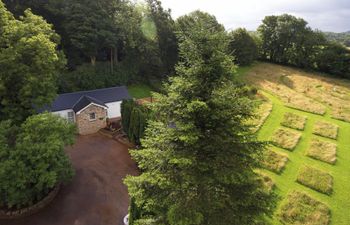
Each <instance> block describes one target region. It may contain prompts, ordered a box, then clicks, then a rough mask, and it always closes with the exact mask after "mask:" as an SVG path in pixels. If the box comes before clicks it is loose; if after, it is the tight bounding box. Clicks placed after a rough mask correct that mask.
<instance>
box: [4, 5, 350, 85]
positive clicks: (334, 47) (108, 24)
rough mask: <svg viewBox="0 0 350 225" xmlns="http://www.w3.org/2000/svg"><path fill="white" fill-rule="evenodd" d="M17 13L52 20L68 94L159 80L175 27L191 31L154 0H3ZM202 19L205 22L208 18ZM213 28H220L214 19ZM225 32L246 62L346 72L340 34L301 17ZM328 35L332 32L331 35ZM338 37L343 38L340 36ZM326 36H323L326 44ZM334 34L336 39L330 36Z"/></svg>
mask: <svg viewBox="0 0 350 225" xmlns="http://www.w3.org/2000/svg"><path fill="white" fill-rule="evenodd" d="M4 2H5V4H6V6H7V8H8V9H9V10H10V11H11V12H12V13H13V14H14V15H15V16H16V17H17V18H18V17H20V16H21V15H23V14H24V12H25V10H26V9H28V8H30V9H31V10H32V12H33V13H34V14H37V15H41V16H43V17H44V18H45V19H46V20H47V21H48V22H49V23H51V24H53V27H54V30H55V31H56V32H57V33H58V34H59V35H60V37H61V40H60V44H59V48H61V49H62V50H63V52H64V54H65V56H66V58H67V66H66V69H65V70H64V71H61V75H60V76H59V80H58V84H59V92H70V91H77V90H85V89H94V88H102V87H107V86H113V85H119V84H130V83H134V82H148V83H150V84H153V83H154V82H152V81H159V80H161V79H163V78H165V77H168V76H169V75H171V74H173V73H174V66H175V64H176V63H177V60H178V40H177V38H176V33H177V32H179V30H183V29H189V30H190V29H191V27H190V26H191V21H190V19H189V18H186V17H184V18H182V19H178V20H177V21H174V19H173V18H172V17H171V13H170V10H166V9H164V8H163V7H162V5H161V2H160V1H158V0H147V1H146V2H145V3H144V4H140V3H137V4H136V3H134V2H132V1H129V0H98V1H93V0H71V1H60V0H50V1H46V0H29V1H28V0H5V1H4ZM197 16H201V17H204V18H205V17H206V18H207V22H208V27H209V26H212V22H213V18H214V17H213V18H210V17H211V15H209V14H205V13H202V14H198V15H197ZM216 29H218V30H224V27H223V26H222V25H221V24H218V25H217V28H216ZM255 34H257V35H253V36H252V35H251V33H250V34H248V33H247V31H246V30H244V29H238V30H236V31H233V32H231V33H228V34H227V36H228V38H230V39H231V44H230V47H229V51H230V52H231V53H232V54H233V56H235V57H236V59H235V62H236V63H237V64H241V65H247V64H249V63H251V62H252V61H254V60H256V59H257V58H260V59H262V60H268V61H271V62H275V63H282V64H288V65H293V66H297V67H302V68H308V69H313V70H319V71H323V72H327V73H332V74H335V75H338V76H341V77H350V75H349V73H350V72H349V70H350V69H349V66H348V65H349V61H350V59H349V58H350V57H349V53H348V51H347V50H346V49H345V48H344V47H343V46H341V45H340V44H338V43H336V42H334V41H335V40H336V41H339V42H341V43H344V44H345V42H346V41H348V39H347V37H348V36H346V35H345V34H344V35H342V36H339V35H340V34H339V35H337V36H336V38H335V37H334V38H329V37H330V36H331V34H329V33H328V34H327V35H326V36H324V35H323V34H322V33H321V32H318V31H313V30H312V29H311V28H310V27H308V26H307V22H306V21H305V20H303V19H301V18H295V17H293V16H290V15H282V16H267V17H266V18H265V19H264V20H263V23H262V25H261V26H260V27H259V29H258V32H256V33H255ZM333 36H334V35H333ZM343 36H344V37H343ZM326 37H328V39H331V41H329V40H328V39H327V38H326ZM338 37H339V38H338Z"/></svg>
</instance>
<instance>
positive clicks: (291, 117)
mask: <svg viewBox="0 0 350 225" xmlns="http://www.w3.org/2000/svg"><path fill="white" fill-rule="evenodd" d="M306 119H307V117H305V116H299V115H297V114H294V113H290V112H288V113H286V114H284V118H283V121H282V123H281V124H282V125H283V126H285V127H290V128H294V129H297V130H304V128H305V123H306Z"/></svg>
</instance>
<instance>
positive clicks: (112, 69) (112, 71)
mask: <svg viewBox="0 0 350 225" xmlns="http://www.w3.org/2000/svg"><path fill="white" fill-rule="evenodd" d="M110 57H111V73H112V74H113V73H114V65H113V64H114V60H113V48H111V56H110Z"/></svg>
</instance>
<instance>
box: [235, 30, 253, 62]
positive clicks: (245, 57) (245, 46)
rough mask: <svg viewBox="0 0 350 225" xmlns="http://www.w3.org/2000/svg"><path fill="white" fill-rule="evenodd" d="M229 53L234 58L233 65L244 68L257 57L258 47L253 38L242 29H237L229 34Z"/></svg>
mask: <svg viewBox="0 0 350 225" xmlns="http://www.w3.org/2000/svg"><path fill="white" fill-rule="evenodd" d="M229 39H230V44H229V52H230V53H231V54H232V56H234V60H235V63H236V64H238V65H240V66H246V65H249V64H251V63H253V62H254V61H255V60H256V58H257V57H258V46H257V43H256V42H255V40H254V39H253V37H252V36H251V35H250V34H249V33H248V31H247V30H246V29H244V28H238V29H237V30H235V31H232V32H230V33H229Z"/></svg>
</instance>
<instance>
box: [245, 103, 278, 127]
mask: <svg viewBox="0 0 350 225" xmlns="http://www.w3.org/2000/svg"><path fill="white" fill-rule="evenodd" d="M272 107H273V106H272V103H271V102H270V101H267V100H266V101H261V103H260V105H259V106H258V107H257V108H256V111H255V112H254V114H255V115H256V117H254V118H251V119H249V120H248V121H247V124H248V125H250V126H252V131H253V132H254V133H255V132H257V131H258V130H259V129H260V127H261V126H262V125H263V124H264V122H265V121H266V119H267V118H268V117H269V115H270V113H271V111H272Z"/></svg>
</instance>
